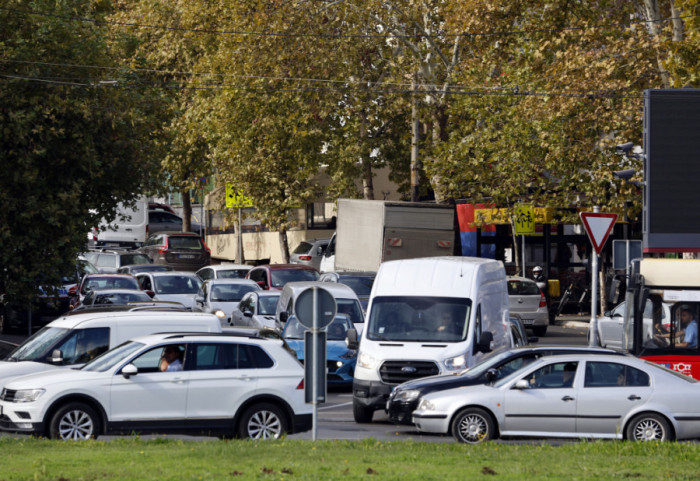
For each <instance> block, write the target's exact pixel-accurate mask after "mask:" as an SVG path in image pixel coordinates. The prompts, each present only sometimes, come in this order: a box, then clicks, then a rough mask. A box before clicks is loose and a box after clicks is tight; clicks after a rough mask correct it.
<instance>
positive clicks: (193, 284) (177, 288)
mask: <svg viewBox="0 0 700 481" xmlns="http://www.w3.org/2000/svg"><path fill="white" fill-rule="evenodd" d="M199 286H200V283H199V282H198V278H195V277H194V276H192V277H191V276H178V275H173V276H159V277H156V278H155V290H156V292H158V293H159V294H196V293H197V292H199Z"/></svg>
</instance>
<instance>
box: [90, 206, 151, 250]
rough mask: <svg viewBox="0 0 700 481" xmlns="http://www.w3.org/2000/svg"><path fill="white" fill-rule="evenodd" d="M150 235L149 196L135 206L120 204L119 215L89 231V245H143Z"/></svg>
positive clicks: (103, 221) (130, 246)
mask: <svg viewBox="0 0 700 481" xmlns="http://www.w3.org/2000/svg"><path fill="white" fill-rule="evenodd" d="M147 236H148V198H147V197H141V198H139V199H138V200H137V201H136V204H135V205H134V207H133V208H132V207H126V206H125V205H124V204H121V203H120V204H119V207H118V208H117V216H116V217H115V218H114V220H113V221H112V222H111V223H109V222H107V220H106V219H102V220H101V221H100V225H99V226H97V227H95V228H93V229H92V232H90V233H88V246H89V247H96V248H99V247H129V248H135V247H141V246H142V245H143V243H144V242H146V237H147Z"/></svg>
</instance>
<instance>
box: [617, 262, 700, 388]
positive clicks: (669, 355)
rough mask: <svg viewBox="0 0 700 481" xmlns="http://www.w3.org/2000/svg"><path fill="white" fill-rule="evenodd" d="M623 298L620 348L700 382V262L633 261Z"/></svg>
mask: <svg viewBox="0 0 700 481" xmlns="http://www.w3.org/2000/svg"><path fill="white" fill-rule="evenodd" d="M625 300H626V305H627V306H631V307H632V308H631V309H625V315H624V320H623V336H624V337H623V348H625V349H626V350H627V351H628V352H630V353H631V354H633V355H635V356H637V357H641V358H643V359H646V360H648V361H651V362H654V363H657V364H661V365H663V366H666V367H667V368H669V369H673V370H674V371H678V372H680V373H682V374H686V375H688V376H691V377H693V378H695V379H700V349H699V348H698V316H699V315H700V260H698V259H652V258H648V259H635V260H633V261H632V265H631V270H630V278H629V281H628V284H627V290H626V293H625ZM649 304H651V309H649V307H650V306H649ZM645 309H646V311H647V312H646V315H645ZM664 311H665V312H667V313H668V312H670V316H668V315H664Z"/></svg>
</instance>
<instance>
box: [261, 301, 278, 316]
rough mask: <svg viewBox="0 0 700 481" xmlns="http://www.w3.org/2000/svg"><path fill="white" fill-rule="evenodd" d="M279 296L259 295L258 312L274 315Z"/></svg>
mask: <svg viewBox="0 0 700 481" xmlns="http://www.w3.org/2000/svg"><path fill="white" fill-rule="evenodd" d="M279 298H280V296H260V297H259V298H258V314H263V315H265V316H274V315H275V312H276V311H277V301H279Z"/></svg>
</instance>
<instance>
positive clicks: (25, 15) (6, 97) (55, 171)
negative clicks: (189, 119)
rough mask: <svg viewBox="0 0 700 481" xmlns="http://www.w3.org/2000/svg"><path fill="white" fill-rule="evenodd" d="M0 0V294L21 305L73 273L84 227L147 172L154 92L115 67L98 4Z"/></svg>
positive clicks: (146, 181)
mask: <svg viewBox="0 0 700 481" xmlns="http://www.w3.org/2000/svg"><path fill="white" fill-rule="evenodd" d="M0 5H1V6H2V9H0V23H1V24H2V25H3V28H2V32H3V33H2V38H1V39H0V45H1V46H2V51H3V76H2V78H0V128H1V129H2V141H1V142H2V148H0V169H2V171H3V175H2V176H0V293H3V294H4V295H5V299H6V301H12V302H24V301H28V300H29V299H31V298H32V296H33V295H34V293H35V292H36V289H37V288H38V285H37V283H41V284H42V285H43V286H44V287H47V288H48V287H50V286H52V285H58V284H59V280H60V277H61V274H64V273H66V272H72V271H74V269H75V262H76V257H77V254H78V252H80V251H82V250H83V249H85V244H86V240H87V239H86V235H87V232H88V231H89V229H90V228H91V227H92V226H94V225H96V224H97V223H98V221H99V220H100V218H101V217H103V216H105V217H107V218H114V217H115V215H116V208H117V204H118V202H120V201H126V202H128V201H130V200H134V199H135V198H136V197H137V196H138V195H139V194H140V193H141V192H142V191H144V190H147V189H149V188H151V187H152V185H153V182H154V181H155V180H157V178H156V177H155V176H154V172H155V169H154V168H153V158H154V157H155V151H154V146H153V144H152V142H151V138H152V137H153V136H154V133H155V132H156V129H155V126H154V123H153V114H154V112H157V111H158V99H157V96H155V97H154V96H152V92H151V93H149V92H148V90H149V89H148V88H144V87H143V86H141V85H140V84H141V82H140V81H139V79H138V78H137V76H134V75H128V74H125V73H123V72H122V71H120V70H119V69H117V67H118V60H119V58H121V57H122V56H123V54H124V51H123V47H124V45H123V44H122V43H121V41H120V40H121V39H120V37H119V36H111V35H108V32H107V27H106V26H105V24H104V23H102V22H101V21H102V20H103V19H104V18H105V15H106V14H107V13H108V4H105V3H104V2H101V1H91V0H82V1H77V0H72V1H66V2H61V3H60V4H57V3H56V2H48V1H42V0H37V1H35V2H33V3H32V8H34V9H35V12H36V13H30V12H29V11H28V9H27V6H26V4H25V3H22V2H19V1H16V0H2V2H1V3H0ZM77 11H79V12H81V14H80V17H81V19H78V18H74V16H75V12H77ZM44 12H50V14H48V13H44ZM83 19H86V20H83ZM106 39H111V40H110V41H107V40H106Z"/></svg>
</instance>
